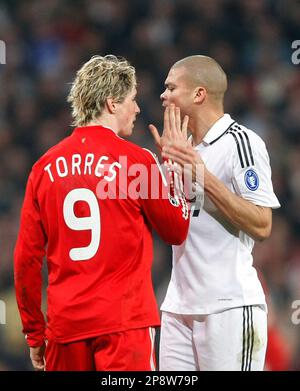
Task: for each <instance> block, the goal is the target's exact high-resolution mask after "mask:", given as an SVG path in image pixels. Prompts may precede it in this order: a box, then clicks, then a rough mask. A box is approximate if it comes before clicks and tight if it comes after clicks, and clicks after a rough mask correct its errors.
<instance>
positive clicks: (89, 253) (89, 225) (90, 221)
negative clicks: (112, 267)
mask: <svg viewBox="0 0 300 391" xmlns="http://www.w3.org/2000/svg"><path fill="white" fill-rule="evenodd" d="M77 201H85V202H87V203H88V205H89V208H90V213H91V214H90V216H89V217H77V216H75V214H74V204H75V203H76V202H77ZM63 215H64V219H65V222H66V224H67V226H68V227H69V228H71V229H73V230H76V231H83V230H88V229H89V230H91V231H92V232H91V236H92V238H91V242H90V244H89V245H88V246H87V247H78V248H72V249H71V250H70V253H69V255H70V258H71V260H72V261H87V260H89V259H91V258H92V257H93V256H94V255H95V254H96V252H97V251H98V248H99V243H100V234H101V226H100V209H99V206H98V201H97V198H96V196H95V194H94V193H93V192H92V191H91V190H88V189H84V188H81V189H74V190H72V191H70V193H68V194H67V195H66V198H65V200H64V205H63Z"/></svg>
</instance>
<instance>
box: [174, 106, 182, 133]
mask: <svg viewBox="0 0 300 391" xmlns="http://www.w3.org/2000/svg"><path fill="white" fill-rule="evenodd" d="M175 118H176V133H177V134H180V131H181V115H180V108H179V107H176V108H175Z"/></svg>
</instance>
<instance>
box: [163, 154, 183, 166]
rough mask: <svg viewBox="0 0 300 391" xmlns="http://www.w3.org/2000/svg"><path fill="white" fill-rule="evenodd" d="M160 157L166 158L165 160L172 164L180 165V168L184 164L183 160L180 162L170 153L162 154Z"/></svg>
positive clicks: (179, 159)
mask: <svg viewBox="0 0 300 391" xmlns="http://www.w3.org/2000/svg"><path fill="white" fill-rule="evenodd" d="M162 156H163V157H164V158H166V159H170V160H172V161H173V162H176V163H178V164H180V165H181V166H182V167H183V166H184V164H185V162H184V160H182V159H181V158H180V157H179V156H178V155H174V154H172V153H170V152H162Z"/></svg>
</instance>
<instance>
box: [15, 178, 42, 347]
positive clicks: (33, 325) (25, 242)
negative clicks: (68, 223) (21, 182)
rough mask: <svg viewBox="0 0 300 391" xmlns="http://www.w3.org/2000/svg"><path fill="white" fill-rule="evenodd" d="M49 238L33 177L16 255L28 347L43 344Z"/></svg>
mask: <svg viewBox="0 0 300 391" xmlns="http://www.w3.org/2000/svg"><path fill="white" fill-rule="evenodd" d="M45 245H46V235H45V232H44V230H43V227H42V222H41V216H40V211H39V206H38V203H37V199H36V198H35V196H34V191H33V174H32V173H31V174H30V176H29V179H28V182H27V187H26V193H25V198H24V203H23V208H22V212H21V222H20V230H19V236H18V239H17V243H16V247H15V253H14V275H15V288H16V297H17V303H18V307H19V311H20V315H21V320H22V324H23V332H24V334H26V339H27V343H28V345H29V346H41V345H42V344H43V342H44V333H45V319H44V316H43V313H42V311H41V298H42V263H43V257H44V255H45Z"/></svg>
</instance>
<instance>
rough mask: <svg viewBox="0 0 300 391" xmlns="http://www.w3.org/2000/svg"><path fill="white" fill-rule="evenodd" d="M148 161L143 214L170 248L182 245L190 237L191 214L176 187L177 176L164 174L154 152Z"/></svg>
mask: <svg viewBox="0 0 300 391" xmlns="http://www.w3.org/2000/svg"><path fill="white" fill-rule="evenodd" d="M146 153H147V161H148V174H149V175H148V189H149V191H148V197H144V198H143V199H142V200H141V203H142V210H143V212H144V214H145V216H146V218H147V220H148V221H149V222H150V224H151V225H152V227H153V228H154V229H155V230H156V232H157V233H158V234H159V236H160V237H161V238H162V239H163V240H164V241H165V242H166V243H168V244H174V245H179V244H181V243H182V242H183V241H184V240H185V239H186V237H187V233H188V228H189V210H188V206H187V203H186V200H185V198H184V196H183V195H182V194H183V193H182V192H180V191H179V189H178V186H176V183H175V189H174V173H168V172H167V173H166V175H165V174H164V173H163V172H162V171H161V169H160V167H159V164H158V162H157V161H156V159H155V158H154V156H153V155H152V153H151V152H150V151H146Z"/></svg>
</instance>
